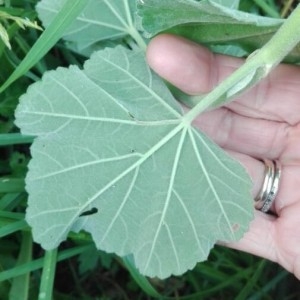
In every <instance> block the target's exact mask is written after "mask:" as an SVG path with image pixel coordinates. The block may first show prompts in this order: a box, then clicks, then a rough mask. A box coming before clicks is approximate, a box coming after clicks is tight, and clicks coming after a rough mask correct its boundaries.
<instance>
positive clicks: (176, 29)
mask: <svg viewBox="0 0 300 300" xmlns="http://www.w3.org/2000/svg"><path fill="white" fill-rule="evenodd" d="M137 3H138V5H137V26H138V28H139V29H140V30H141V31H144V35H145V37H147V38H151V37H153V36H155V35H157V34H159V33H162V32H167V33H171V34H175V35H180V36H183V37H185V38H187V39H189V40H193V41H195V42H197V43H202V44H203V43H204V44H207V45H231V46H233V45H235V46H237V47H241V48H242V49H244V50H245V51H246V52H247V53H248V54H249V53H251V52H253V51H254V50H256V49H259V48H261V47H262V46H263V45H265V44H266V42H268V41H269V40H270V38H271V37H272V36H273V34H274V33H275V32H276V31H277V30H278V28H279V27H280V26H281V25H282V24H283V22H284V20H282V19H275V18H268V17H262V16H259V15H254V14H249V13H245V12H242V11H238V10H235V9H231V8H229V7H226V6H222V5H220V4H222V3H223V1H220V2H219V3H220V4H219V3H216V1H211V0H202V1H199V2H196V1H193V0H161V1H157V0H137ZM223 4H226V3H223ZM286 60H288V61H299V60H300V45H299V44H298V45H297V46H296V47H295V49H293V51H292V52H291V53H290V54H289V56H288V57H287V58H286Z"/></svg>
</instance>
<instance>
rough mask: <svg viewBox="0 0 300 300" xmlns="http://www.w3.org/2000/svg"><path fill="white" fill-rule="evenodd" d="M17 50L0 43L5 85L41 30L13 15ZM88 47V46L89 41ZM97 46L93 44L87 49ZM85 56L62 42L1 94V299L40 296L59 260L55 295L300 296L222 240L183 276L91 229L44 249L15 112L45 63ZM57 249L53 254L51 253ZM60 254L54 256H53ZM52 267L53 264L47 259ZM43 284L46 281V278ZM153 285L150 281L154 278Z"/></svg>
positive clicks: (268, 9) (271, 9)
mask: <svg viewBox="0 0 300 300" xmlns="http://www.w3.org/2000/svg"><path fill="white" fill-rule="evenodd" d="M3 2H4V3H3V5H2V6H0V9H1V10H2V11H5V12H6V13H9V14H12V15H14V16H18V17H22V18H25V17H30V18H31V19H35V18H36V12H35V9H34V7H35V4H36V2H37V1H35V0H24V1H22V0H20V1H18V0H15V1H14V0H11V1H3ZM295 3H296V1H271V0H270V1H268V0H264V1H263V0H261V1H258V0H256V1H249V0H245V1H241V3H240V6H239V8H240V9H241V10H244V11H248V12H251V13H256V14H263V15H269V16H272V17H278V16H280V15H282V16H286V15H287V14H288V13H289V12H290V10H291V9H292V8H293V4H295ZM1 21H2V19H1ZM2 24H3V26H4V28H6V30H7V33H8V35H9V37H10V43H11V46H12V50H9V49H8V48H7V47H5V45H4V44H2V43H1V42H0V84H3V83H4V82H5V80H6V79H7V78H8V77H9V75H10V74H11V73H12V72H13V71H14V70H15V68H16V67H17V66H18V65H19V64H20V62H21V61H22V60H23V58H24V57H25V55H26V54H27V53H28V52H29V51H30V49H31V47H32V45H33V44H34V43H35V41H36V40H37V38H38V37H39V36H40V34H41V33H40V32H39V31H38V30H36V29H28V30H27V29H26V30H21V29H20V28H19V26H18V25H17V24H16V23H14V22H13V21H7V20H5V21H2ZM84 47H86V46H84ZM87 51H88V52H90V51H91V50H90V49H87ZM84 60H85V57H84V56H83V55H79V54H76V52H73V51H70V50H69V47H66V45H65V43H64V42H62V41H58V42H57V43H56V45H55V47H54V48H52V49H51V51H50V52H49V53H48V54H47V55H46V56H45V57H44V58H43V59H41V60H40V61H39V62H38V63H37V64H36V65H35V66H34V67H33V68H31V69H30V71H29V72H27V73H26V74H25V75H24V76H22V77H21V78H20V79H18V80H17V81H16V82H15V83H13V84H12V85H10V86H9V87H8V88H6V89H5V91H4V92H2V93H1V94H0V133H1V135H0V145H1V148H0V176H1V177H0V237H1V241H0V298H1V299H37V298H38V293H39V291H40V289H43V290H45V291H47V288H52V285H51V282H50V281H47V280H44V279H43V276H42V271H41V270H42V268H43V267H44V269H45V266H46V267H47V262H49V261H50V262H51V261H55V260H56V259H55V258H56V256H57V260H58V261H59V262H58V263H57V265H56V276H55V283H54V298H55V299H152V298H154V297H159V296H164V297H172V298H174V299H233V298H234V299H298V298H299V293H300V289H299V282H298V281H296V280H295V279H294V277H293V276H292V275H290V274H288V273H287V272H286V271H284V270H283V269H281V268H280V267H279V266H277V265H276V264H273V263H271V262H268V261H265V260H263V259H260V258H256V257H254V256H251V255H248V254H244V253H241V252H237V251H234V250H230V249H225V248H223V247H215V249H214V250H213V251H212V252H211V254H210V257H209V260H208V261H207V262H205V263H201V264H198V265H197V266H196V267H195V269H194V270H193V271H190V272H187V273H186V274H185V275H183V276H180V277H175V276H173V277H171V278H169V279H167V280H164V281H161V280H156V279H154V280H153V279H152V280H150V283H149V281H148V280H147V279H146V278H144V277H142V276H140V275H139V274H138V273H137V272H136V270H135V269H134V267H133V265H132V263H131V258H130V257H127V258H125V259H124V260H120V259H119V258H117V257H115V256H113V255H109V254H106V253H104V252H101V251H97V250H96V249H95V248H94V246H93V244H92V243H91V240H90V237H89V236H88V235H85V234H76V235H75V234H74V235H70V236H69V239H68V241H66V242H64V243H63V245H62V246H61V247H60V248H59V250H58V253H50V254H47V255H46V256H45V253H44V251H43V250H42V249H41V248H40V247H39V246H38V245H36V244H34V243H33V242H32V238H31V234H30V229H29V227H28V226H27V224H26V222H25V221H24V211H25V208H26V204H27V195H26V193H25V190H24V176H25V174H26V172H27V163H28V161H29V158H30V153H29V145H30V142H31V139H30V138H29V137H24V136H21V135H19V134H18V130H17V128H16V127H15V126H14V111H15V107H16V105H17V103H18V99H19V96H20V95H21V94H23V93H24V92H25V91H26V89H27V87H28V86H29V84H31V83H32V82H35V81H37V80H39V78H40V77H41V76H42V74H43V73H44V72H45V71H46V70H51V69H55V68H56V67H58V66H68V65H70V64H75V65H78V66H82V64H83V62H84ZM49 255H50V257H49ZM53 257H54V259H53ZM48 268H49V269H50V270H51V268H52V269H53V266H51V265H50V266H48ZM41 282H42V283H44V284H45V286H41V287H40V284H41ZM150 284H151V285H150Z"/></svg>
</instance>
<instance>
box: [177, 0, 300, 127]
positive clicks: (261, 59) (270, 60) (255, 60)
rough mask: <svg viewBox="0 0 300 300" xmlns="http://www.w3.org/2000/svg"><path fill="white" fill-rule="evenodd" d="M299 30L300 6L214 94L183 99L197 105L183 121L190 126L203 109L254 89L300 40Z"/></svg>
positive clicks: (226, 101) (221, 103)
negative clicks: (251, 88) (250, 88)
mask: <svg viewBox="0 0 300 300" xmlns="http://www.w3.org/2000/svg"><path fill="white" fill-rule="evenodd" d="M299 27H300V4H299V5H298V6H297V8H296V9H295V10H294V11H293V13H292V14H291V15H290V16H289V18H288V19H286V20H285V22H284V23H283V25H282V26H281V27H280V28H279V30H278V31H277V32H276V33H275V34H274V36H273V37H272V38H271V40H270V41H269V42H267V43H266V44H265V45H264V46H263V47H262V48H261V49H260V50H257V51H255V52H254V53H252V54H251V55H250V56H249V58H248V59H247V60H246V62H245V63H244V65H243V66H241V67H240V68H239V69H238V70H236V71H235V72H234V73H233V74H232V75H231V76H229V77H228V78H227V79H225V80H224V81H223V82H222V83H221V84H220V85H218V86H217V87H216V88H215V89H214V90H213V91H212V92H210V93H209V94H207V95H206V96H204V97H203V96H194V97H190V98H191V100H190V101H189V100H188V99H187V98H185V99H184V98H183V99H182V100H183V102H185V103H186V102H188V103H187V104H188V105H190V104H192V105H193V104H194V103H197V104H196V106H195V107H194V108H193V109H192V110H190V111H189V112H188V113H187V114H186V115H185V116H184V119H185V120H186V121H187V122H188V123H191V122H192V121H193V120H194V119H195V118H196V117H197V116H198V115H199V114H200V113H202V112H203V111H204V110H206V109H208V108H210V107H216V106H220V105H223V104H225V103H228V102H229V101H231V100H232V98H233V97H235V96H237V95H239V94H240V93H241V92H243V91H245V90H246V89H248V88H249V87H252V86H253V85H255V84H256V83H257V82H258V81H260V80H261V79H262V78H263V77H265V76H266V75H268V74H269V72H270V71H271V69H273V68H274V67H275V66H276V65H278V64H279V62H280V61H281V60H282V59H283V58H284V57H285V56H286V55H287V54H288V53H289V52H290V51H291V50H292V49H293V48H294V47H295V46H296V45H297V44H298V42H299V41H300V33H299ZM180 100H181V99H180Z"/></svg>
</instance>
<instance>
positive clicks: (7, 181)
mask: <svg viewBox="0 0 300 300" xmlns="http://www.w3.org/2000/svg"><path fill="white" fill-rule="evenodd" d="M24 190H25V182H24V179H21V178H1V179H0V193H1V194H2V193H3V194H4V193H20V192H24Z"/></svg>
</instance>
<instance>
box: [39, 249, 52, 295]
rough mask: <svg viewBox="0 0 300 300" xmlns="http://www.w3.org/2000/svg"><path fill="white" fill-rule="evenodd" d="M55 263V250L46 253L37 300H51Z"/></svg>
mask: <svg viewBox="0 0 300 300" xmlns="http://www.w3.org/2000/svg"><path fill="white" fill-rule="evenodd" d="M56 262H57V249H54V250H50V251H46V254H45V258H44V267H43V274H42V280H41V285H40V291H39V298H38V299H39V300H52V292H53V283H54V277H55V269H56Z"/></svg>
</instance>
